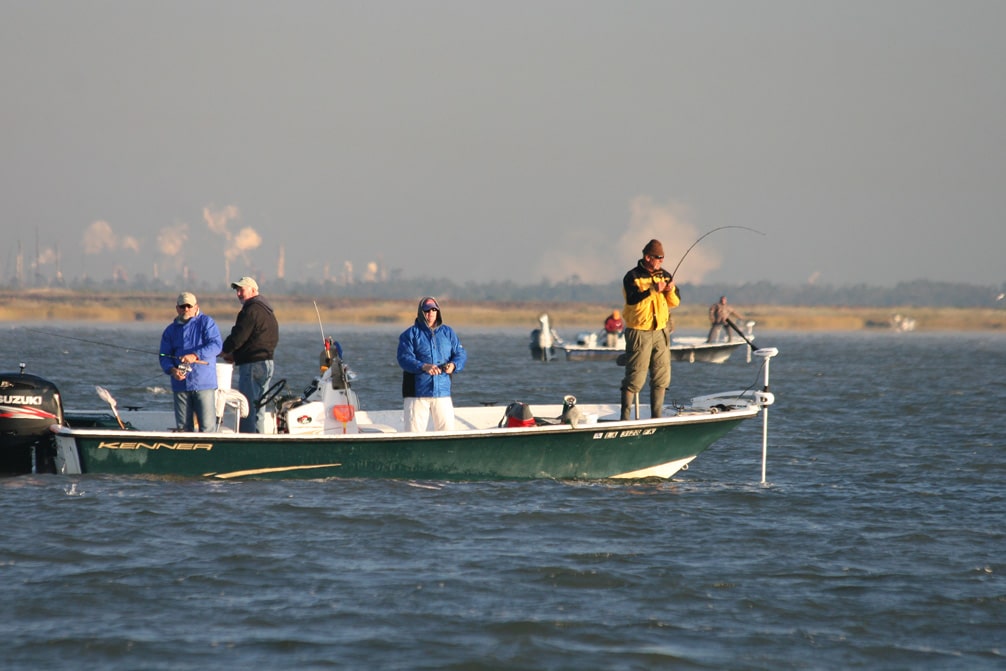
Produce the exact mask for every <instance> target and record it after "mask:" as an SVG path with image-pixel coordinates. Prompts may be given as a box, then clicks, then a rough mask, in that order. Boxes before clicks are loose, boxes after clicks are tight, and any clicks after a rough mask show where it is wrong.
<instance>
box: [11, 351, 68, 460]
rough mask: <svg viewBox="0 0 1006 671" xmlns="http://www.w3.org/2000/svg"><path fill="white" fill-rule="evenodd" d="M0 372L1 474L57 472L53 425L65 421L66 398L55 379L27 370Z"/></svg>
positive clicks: (21, 366) (24, 365)
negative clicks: (64, 407) (64, 399)
mask: <svg viewBox="0 0 1006 671" xmlns="http://www.w3.org/2000/svg"><path fill="white" fill-rule="evenodd" d="M25 367H26V364H24V363H22V364H21V365H20V368H21V370H20V372H18V373H0V475H23V474H26V473H55V472H56V465H55V457H56V450H55V447H54V446H53V444H52V439H51V437H50V436H51V435H52V434H51V433H50V432H49V426H50V425H52V424H63V423H64V416H63V401H62V398H61V397H60V394H59V390H58V389H57V388H56V385H54V384H53V383H52V382H49V381H48V380H45V379H43V378H40V377H38V376H37V375H31V374H29V373H25V372H24V369H25Z"/></svg>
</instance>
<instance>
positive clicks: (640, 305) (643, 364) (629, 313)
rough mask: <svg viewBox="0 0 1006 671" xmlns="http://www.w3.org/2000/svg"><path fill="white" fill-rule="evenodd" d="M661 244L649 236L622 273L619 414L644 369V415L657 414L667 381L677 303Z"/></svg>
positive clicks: (627, 407)
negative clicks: (672, 314)
mask: <svg viewBox="0 0 1006 671" xmlns="http://www.w3.org/2000/svg"><path fill="white" fill-rule="evenodd" d="M663 262H664V246H663V245H662V244H661V243H660V241H659V240H650V241H649V242H648V243H646V247H644V248H643V258H641V259H639V262H638V263H636V267H635V268H633V269H632V270H630V271H629V272H627V273H626V274H625V277H624V278H623V279H622V294H623V295H624V296H625V309H624V310H622V319H623V320H624V321H625V353H626V360H625V377H624V378H623V379H622V419H629V418H630V413H631V410H632V404H633V401H634V400H635V397H636V394H638V393H639V391H640V390H641V389H642V388H643V385H644V384H646V373H647V371H649V374H650V416H651V417H662V416H663V414H664V413H663V409H664V392H665V391H667V387H668V386H670V384H671V350H670V347H671V328H670V327H669V324H670V311H671V309H672V308H676V307H677V306H678V305H680V304H681V296H680V294H679V293H678V288H677V287H676V286H674V278H673V277H672V276H671V274H670V273H669V272H667V271H666V270H664V269H663V268H662V265H663Z"/></svg>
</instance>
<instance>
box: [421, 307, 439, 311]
mask: <svg viewBox="0 0 1006 671" xmlns="http://www.w3.org/2000/svg"><path fill="white" fill-rule="evenodd" d="M423 312H439V310H438V309H437V308H423Z"/></svg>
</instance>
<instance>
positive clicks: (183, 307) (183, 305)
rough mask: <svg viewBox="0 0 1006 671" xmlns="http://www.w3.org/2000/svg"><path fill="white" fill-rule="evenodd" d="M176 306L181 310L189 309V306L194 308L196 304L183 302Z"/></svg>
mask: <svg viewBox="0 0 1006 671" xmlns="http://www.w3.org/2000/svg"><path fill="white" fill-rule="evenodd" d="M175 307H176V308H178V309H179V310H188V309H189V308H194V307H196V306H195V305H189V304H188V303H182V304H181V305H176V306H175Z"/></svg>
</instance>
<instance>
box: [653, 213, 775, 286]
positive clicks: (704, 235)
mask: <svg viewBox="0 0 1006 671" xmlns="http://www.w3.org/2000/svg"><path fill="white" fill-rule="evenodd" d="M726 228H741V229H744V230H745V231H751V232H752V233H757V234H758V235H765V234H764V233H762V232H761V231H757V230H755V229H753V228H749V227H747V226H718V227H716V228H714V229H713V230H711V231H707V232H706V233H703V234H702V235H701V236H699V239H698V240H696V241H695V242H693V243H692V246H691V247H689V248H688V249H686V250H685V253H684V254H682V255H681V258H680V259H679V260H678V265H676V266H674V272H672V273H671V278H674V277H675V276H676V275H677V274H678V268H680V267H681V263H682V262H683V261H684V260H685V257H686V256H688V252H690V251H692V250H693V249H694V248H695V245H697V244H699V243H700V242H702V240H704V239H705V238H706V237H708V236H710V235H712V234H713V233H715V232H716V231H722V230H723V229H726Z"/></svg>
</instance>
